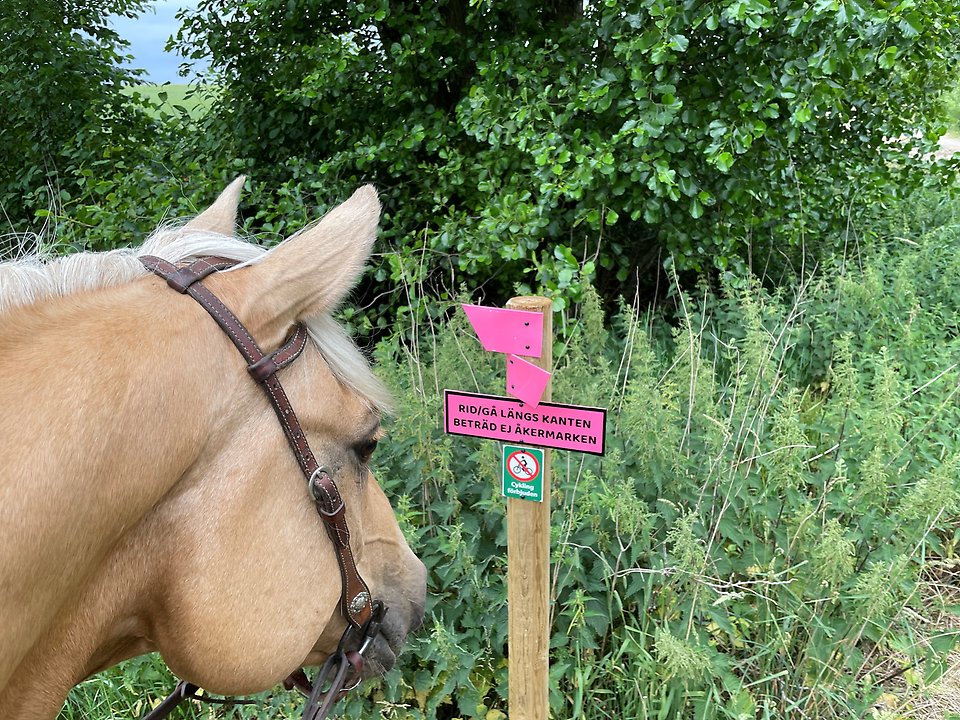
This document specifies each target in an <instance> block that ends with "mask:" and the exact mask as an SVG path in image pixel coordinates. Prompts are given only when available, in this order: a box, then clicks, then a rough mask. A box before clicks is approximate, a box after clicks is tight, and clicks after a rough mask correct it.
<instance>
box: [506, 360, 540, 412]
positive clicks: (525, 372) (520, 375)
mask: <svg viewBox="0 0 960 720" xmlns="http://www.w3.org/2000/svg"><path fill="white" fill-rule="evenodd" d="M548 382H550V373H548V372H547V371H546V370H544V369H543V368H542V367H537V366H536V365H534V364H533V363H532V362H529V361H528V360H524V359H523V358H521V357H517V356H516V355H507V393H508V394H510V395H513V396H514V397H515V398H520V399H521V400H523V401H524V402H525V403H527V404H528V405H530V406H531V407H537V405H539V404H540V398H542V397H543V391H544V390H546V389H547V383H548Z"/></svg>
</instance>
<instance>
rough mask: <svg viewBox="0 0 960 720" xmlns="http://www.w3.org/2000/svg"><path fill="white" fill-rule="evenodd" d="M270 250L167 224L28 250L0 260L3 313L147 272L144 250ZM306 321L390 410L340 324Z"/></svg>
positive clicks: (336, 365)
mask: <svg viewBox="0 0 960 720" xmlns="http://www.w3.org/2000/svg"><path fill="white" fill-rule="evenodd" d="M268 253H269V251H268V250H266V249H265V248H262V247H260V246H259V245H254V244H252V243H249V242H246V241H244V240H238V239H237V238H234V237H230V236H227V235H220V234H218V233H211V232H198V231H187V230H184V229H182V228H178V227H174V226H166V227H161V228H159V229H157V230H156V231H154V233H153V234H152V235H150V237H148V238H147V240H146V242H144V243H143V245H141V246H140V247H138V248H123V249H119V250H110V251H108V252H84V253H75V254H73V255H66V256H63V257H57V258H49V259H44V258H41V257H40V256H38V255H28V256H26V257H23V258H18V259H16V260H11V261H8V262H3V263H0V314H3V313H5V312H8V311H9V310H11V309H13V308H15V307H19V306H24V305H31V304H33V303H36V302H39V301H40V300H43V299H45V298H53V297H64V296H67V295H72V294H75V293H81V292H85V291H88V290H95V289H97V288H103V287H109V286H113V285H122V284H124V283H128V282H132V281H133V280H136V279H137V278H139V277H141V276H143V275H146V274H147V273H148V270H147V269H146V268H144V266H143V265H142V264H141V262H140V259H139V258H140V257H141V256H144V255H153V256H156V257H160V258H163V259H164V260H167V261H168V262H171V263H174V264H177V263H181V262H185V261H189V260H193V259H196V258H201V257H207V256H212V255H215V256H218V257H225V258H229V259H231V260H240V261H241V264H240V265H238V266H236V267H234V268H231V269H234V270H235V269H237V268H239V267H243V266H246V265H250V264H253V263H257V262H259V261H260V260H262V259H263V258H264V257H266V255H267V254H268ZM224 272H229V271H224ZM306 326H307V330H308V332H309V334H310V337H311V338H312V339H313V341H314V343H315V344H316V346H317V348H318V350H319V351H320V354H321V355H323V358H324V360H326V362H327V365H328V366H329V367H330V370H331V371H332V372H333V374H334V376H335V377H336V378H337V379H338V380H339V381H340V382H342V383H343V384H344V385H346V386H347V387H349V388H350V389H351V390H353V391H354V392H356V393H357V394H358V395H360V396H361V397H362V398H364V400H366V402H367V403H368V404H369V405H370V406H371V407H372V408H374V409H376V410H379V411H381V412H389V411H390V409H391V407H392V405H393V401H392V398H391V396H390V393H389V391H388V390H387V389H386V387H384V385H383V383H381V382H380V380H379V379H378V378H377V377H376V376H375V375H374V374H373V372H372V371H371V369H370V365H369V363H368V362H367V360H366V358H365V357H364V356H363V354H362V353H361V352H360V350H359V349H358V348H357V346H356V344H355V343H354V342H353V340H351V339H350V337H349V336H348V335H347V334H346V332H345V331H344V330H343V328H342V327H341V326H340V325H339V323H337V322H336V321H335V320H334V319H333V318H332V317H330V316H329V315H321V316H319V317H314V318H311V319H310V320H309V321H307V323H306Z"/></svg>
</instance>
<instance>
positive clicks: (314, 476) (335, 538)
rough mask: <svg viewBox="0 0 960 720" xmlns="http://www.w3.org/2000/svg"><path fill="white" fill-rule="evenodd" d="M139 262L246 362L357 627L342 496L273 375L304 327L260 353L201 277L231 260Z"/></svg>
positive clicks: (355, 580)
mask: <svg viewBox="0 0 960 720" xmlns="http://www.w3.org/2000/svg"><path fill="white" fill-rule="evenodd" d="M140 261H141V262H142V263H143V265H144V267H145V268H147V270H149V271H150V272H152V273H154V274H156V275H158V276H160V277H161V278H163V279H164V280H166V281H167V284H168V285H169V286H170V287H171V288H173V289H174V290H176V291H177V292H179V293H181V294H184V293H186V294H189V295H190V296H191V297H192V298H193V299H194V300H196V301H197V302H198V303H200V305H201V306H203V308H204V310H206V311H207V313H209V315H210V317H212V318H213V319H214V320H215V321H216V322H217V324H218V325H219V326H220V327H221V329H222V330H223V331H224V332H225V333H226V334H227V335H228V336H229V337H230V339H231V340H232V341H233V344H234V345H236V347H237V349H238V350H239V351H240V354H241V355H242V356H243V358H244V360H246V362H247V370H248V371H249V372H250V375H251V376H252V377H253V378H254V379H255V380H256V381H257V382H258V383H260V385H261V386H263V388H264V390H265V391H266V393H267V397H268V398H270V404H271V405H272V406H273V409H274V412H276V414H277V418H279V420H280V427H281V428H283V433H284V435H285V436H286V438H287V442H289V443H290V447H291V448H292V449H293V454H294V456H295V457H296V458H297V463H298V464H299V465H300V469H301V470H302V471H303V474H304V477H306V478H307V483H308V486H309V489H310V492H311V494H312V495H313V498H314V500H315V502H316V506H317V512H318V513H319V515H320V517H321V518H323V523H324V527H325V528H326V530H327V535H329V536H330V540H331V541H332V542H333V547H334V551H335V552H336V554H337V563H338V565H339V567H340V578H341V582H342V585H343V593H342V594H341V596H340V606H341V611H342V613H343V616H344V618H345V619H346V620H347V622H348V623H350V624H351V625H352V626H353V627H355V628H356V629H358V630H360V629H362V628H363V627H364V626H365V625H366V624H367V622H368V621H369V620H370V618H371V616H372V614H373V607H372V599H371V595H370V589H369V588H368V587H367V584H366V582H364V580H363V578H362V577H361V576H360V572H359V571H358V570H357V565H356V561H355V560H354V557H353V551H352V550H351V548H350V530H349V528H348V527H347V518H346V508H345V506H344V502H343V498H342V497H341V495H340V491H339V489H338V488H337V485H336V483H335V482H334V481H333V478H331V477H330V474H329V472H328V471H326V469H325V468H322V467H321V466H320V464H319V463H318V462H317V459H316V457H314V454H313V451H312V450H311V449H310V445H309V443H308V442H307V437H306V434H305V433H304V431H303V427H302V426H301V425H300V420H299V418H297V414H296V412H294V410H293V406H292V405H291V404H290V400H289V399H288V398H287V394H286V392H284V390H283V386H282V385H281V384H280V380H279V379H278V378H277V371H278V370H280V369H282V368H284V367H286V366H287V365H289V364H290V363H291V362H293V361H294V360H296V359H297V357H299V355H300V353H301V352H303V349H304V348H305V347H306V344H307V330H306V328H304V327H303V326H302V325H298V326H297V329H296V330H295V331H294V333H293V335H291V336H290V338H289V339H288V340H287V342H286V343H284V344H283V346H282V347H281V348H280V349H278V350H277V351H275V352H273V353H271V354H270V355H264V353H263V351H262V350H261V349H260V346H259V345H257V342H256V340H254V339H253V337H252V336H251V335H250V333H249V332H248V331H247V328H246V327H244V325H243V323H242V322H240V320H239V319H238V318H237V316H236V315H234V314H233V313H232V312H231V311H230V309H229V308H228V307H227V306H226V305H224V304H223V302H222V301H221V300H220V299H219V298H218V297H217V296H216V295H214V294H213V293H212V292H211V291H210V290H209V288H207V287H206V286H205V285H204V284H203V283H202V282H201V281H202V280H203V278H205V277H207V276H208V275H210V274H211V273H214V272H217V271H218V270H223V269H225V268H228V267H233V266H234V265H237V264H238V262H237V261H236V260H230V259H227V258H219V257H211V258H201V259H199V260H195V261H194V262H192V263H190V264H189V265H186V266H184V267H177V266H176V265H174V264H172V263H170V262H167V261H166V260H164V259H162V258H158V257H153V256H149V255H147V256H143V257H141V258H140Z"/></svg>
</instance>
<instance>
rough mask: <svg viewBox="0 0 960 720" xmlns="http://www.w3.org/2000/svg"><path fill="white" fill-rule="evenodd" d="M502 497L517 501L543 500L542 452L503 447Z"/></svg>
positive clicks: (512, 446)
mask: <svg viewBox="0 0 960 720" xmlns="http://www.w3.org/2000/svg"><path fill="white" fill-rule="evenodd" d="M503 495H504V497H508V498H517V499H519V500H533V501H534V502H541V501H542V500H543V450H539V449H537V448H531V447H518V446H516V445H504V446H503Z"/></svg>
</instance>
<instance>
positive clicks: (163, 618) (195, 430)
mask: <svg viewBox="0 0 960 720" xmlns="http://www.w3.org/2000/svg"><path fill="white" fill-rule="evenodd" d="M243 185H244V178H243V177H240V178H238V179H237V180H235V181H234V182H233V183H231V184H230V185H229V186H228V187H227V188H226V189H225V190H224V191H223V192H222V193H221V195H220V196H219V197H218V198H217V200H216V201H215V202H214V203H213V204H212V205H211V206H210V207H208V208H207V209H206V210H204V211H203V212H201V213H200V214H199V215H197V216H196V217H194V218H193V219H191V220H190V221H189V222H187V223H186V224H185V225H182V226H180V227H172V226H161V227H160V228H159V229H158V230H157V231H155V232H154V233H153V234H152V235H151V236H150V237H148V238H147V240H146V241H145V242H144V243H143V244H142V246H141V247H139V248H136V249H120V250H112V251H109V252H103V253H93V252H81V253H75V254H73V255H67V256H64V257H62V258H58V259H56V260H49V261H41V260H38V259H36V258H26V259H19V260H12V261H8V262H6V263H2V264H0V408H2V411H0V717H2V718H4V719H5V720H49V719H52V718H55V717H56V715H57V713H58V711H59V709H60V708H61V707H62V705H63V703H64V702H65V699H66V697H67V695H68V693H69V691H70V689H71V688H72V687H73V686H74V685H76V684H77V683H79V682H80V681H82V680H84V679H85V678H87V677H89V676H91V675H92V674H94V673H97V672H99V671H101V670H103V669H105V668H107V667H110V666H112V665H114V664H116V663H118V662H120V661H121V660H124V659H126V658H129V657H133V656H136V655H140V654H144V653H148V652H153V651H159V653H160V654H161V656H162V657H163V659H164V661H165V662H166V663H167V665H168V666H169V668H170V669H171V670H172V671H173V672H174V673H175V674H177V675H179V676H180V677H182V678H184V679H187V680H189V682H191V683H195V684H196V685H199V686H202V687H203V688H204V689H205V690H207V691H210V692H213V693H219V694H223V695H245V694H251V693H256V692H261V691H264V690H266V689H269V688H271V687H274V686H276V685H277V683H278V682H281V681H283V680H284V678H288V677H290V676H292V674H293V673H296V672H301V674H302V671H301V670H300V668H302V667H304V666H313V665H318V664H321V663H323V662H324V661H326V660H327V659H328V658H329V657H331V654H332V653H334V652H335V651H336V649H337V647H338V644H339V643H340V642H341V639H343V638H345V637H346V631H347V630H348V629H349V628H350V626H351V622H353V623H354V624H356V622H355V620H352V619H351V618H350V617H346V615H347V614H348V612H349V611H346V610H345V602H344V601H343V598H342V597H341V596H342V595H345V592H346V591H345V590H343V589H342V587H341V586H342V585H343V586H344V587H345V586H346V580H344V581H343V583H341V580H342V576H341V572H342V567H343V563H342V558H339V557H338V553H339V552H340V551H341V550H340V549H337V548H336V547H335V546H336V545H337V543H336V542H332V540H335V539H336V534H335V532H333V531H331V530H330V526H329V523H328V522H327V521H329V518H325V517H323V515H324V512H320V513H318V512H317V510H318V509H321V506H320V505H319V501H317V500H316V499H315V497H313V496H312V495H311V493H315V491H316V487H314V483H315V482H319V481H318V476H317V475H314V476H313V477H312V478H310V482H309V483H307V482H304V475H303V473H302V472H301V468H298V461H297V458H296V457H295V455H294V453H291V451H290V450H291V445H290V444H291V442H293V441H292V440H291V441H288V438H287V437H285V431H284V430H282V429H281V425H280V423H279V422H278V416H277V414H276V413H279V412H280V411H279V410H277V411H276V412H275V410H274V408H273V407H271V402H270V401H269V400H268V397H267V395H268V393H264V392H263V391H262V390H261V389H260V387H258V382H256V381H255V380H253V379H251V377H250V372H251V371H250V370H248V367H247V365H248V363H247V362H246V360H245V359H244V357H242V356H241V354H240V353H238V352H237V349H236V348H235V347H234V345H233V343H232V342H231V339H230V338H229V337H228V336H227V335H225V334H224V333H223V332H221V330H220V329H218V328H217V326H216V324H214V323H213V322H212V321H211V314H210V312H208V311H207V310H206V309H205V308H204V307H203V306H201V305H200V304H199V303H198V302H195V301H194V299H193V298H191V297H189V296H187V295H186V294H183V293H178V292H173V291H172V290H171V289H170V288H171V287H172V286H173V284H172V283H171V282H164V279H163V277H160V276H158V274H157V273H156V272H151V271H150V270H151V268H149V267H147V265H149V263H148V264H147V265H145V263H144V259H145V258H148V257H150V258H154V262H155V263H161V264H166V265H167V266H169V267H171V268H173V269H178V268H184V267H186V266H187V265H189V264H190V263H195V262H196V261H197V260H198V259H200V258H206V257H217V258H220V259H225V261H224V262H222V263H221V265H220V266H218V268H217V269H218V270H219V271H217V272H212V273H211V274H209V275H206V276H205V277H204V278H203V280H202V283H200V284H202V285H203V286H204V287H205V288H207V289H208V290H209V292H210V294H212V295H214V296H216V298H219V300H220V301H222V304H223V306H225V308H228V309H229V311H232V313H233V314H234V315H235V316H236V318H238V319H239V321H240V322H241V323H242V327H244V328H245V330H246V331H248V332H249V336H250V339H251V342H252V339H253V338H255V339H256V342H254V345H257V344H259V346H262V347H264V348H267V349H272V348H277V347H283V346H284V342H285V340H287V339H288V338H289V337H290V336H291V335H297V336H298V337H300V338H301V342H300V347H299V350H301V351H302V353H301V354H300V355H299V359H297V360H296V361H295V362H290V363H289V364H288V365H287V364H283V369H282V370H279V372H276V374H275V375H274V376H273V377H282V380H283V388H284V389H285V391H286V395H287V396H288V397H289V406H290V407H291V408H295V411H296V415H298V416H299V421H300V425H301V426H302V434H303V435H304V438H303V442H308V443H309V445H310V446H311V447H312V448H313V452H314V454H315V455H316V459H317V462H318V463H319V464H321V465H322V475H321V476H319V477H320V478H321V479H323V480H325V481H327V482H328V484H330V485H331V486H333V485H335V489H336V490H338V491H339V493H340V495H341V496H342V503H341V506H340V517H341V520H342V521H343V529H342V531H340V532H341V536H340V537H341V538H343V539H344V541H343V545H344V546H345V548H346V553H347V555H350V554H351V553H352V558H351V560H352V561H353V562H355V566H356V570H357V571H358V573H359V575H358V577H362V579H363V580H365V581H366V586H368V587H369V593H370V595H372V596H373V597H374V598H377V603H381V602H382V604H383V606H386V607H387V608H388V610H387V612H386V614H385V616H384V617H382V621H381V620H380V618H379V617H378V622H380V623H381V625H380V630H381V631H380V633H379V634H378V635H376V636H375V637H368V638H367V639H368V641H369V645H370V647H369V648H365V650H366V652H365V653H364V655H365V660H366V661H365V662H364V663H362V668H363V669H362V679H366V678H370V677H374V676H377V675H380V674H382V673H384V672H386V671H387V670H388V669H390V668H391V667H392V666H393V665H394V663H395V660H396V657H397V654H398V653H399V652H400V648H401V646H402V645H403V643H404V641H405V639H406V638H407V636H408V635H409V634H410V633H412V632H414V631H415V630H416V629H417V628H418V627H419V626H420V625H421V623H422V620H423V613H424V603H425V595H426V581H425V578H426V572H425V569H424V566H423V564H422V563H421V562H420V560H419V559H418V558H417V557H416V555H415V554H414V553H413V552H412V550H411V549H410V547H409V546H408V545H407V543H406V541H405V539H404V536H403V534H402V532H401V530H400V528H399V526H398V523H397V520H396V518H395V516H394V513H393V510H392V508H391V506H390V502H389V500H388V498H387V496H386V495H385V494H384V492H383V490H382V489H381V488H380V486H379V484H378V482H377V480H376V478H375V476H374V474H373V473H372V471H371V469H370V464H371V454H372V452H373V450H374V448H375V447H376V444H377V442H378V440H380V439H381V438H382V436H383V430H382V429H381V418H382V416H383V415H384V414H386V413H388V412H389V410H390V407H391V402H392V400H391V397H390V394H389V392H388V391H387V390H386V389H385V387H384V385H383V384H382V383H381V382H380V381H379V380H378V379H377V378H376V376H375V375H374V373H373V371H372V369H371V368H370V366H369V364H368V362H367V361H366V359H365V357H364V356H363V354H362V353H361V351H360V350H359V349H358V348H357V346H356V345H355V344H354V343H353V341H352V340H351V339H350V338H349V337H348V336H347V334H346V333H345V331H344V330H343V328H342V327H341V326H340V325H339V324H338V323H337V322H336V321H335V320H334V319H333V318H332V316H331V312H332V311H333V310H335V308H336V307H337V306H338V304H339V303H340V302H341V300H342V299H343V298H344V297H345V295H346V294H347V293H348V292H349V291H350V290H351V289H352V287H353V285H354V284H355V282H356V281H357V278H358V276H359V274H360V273H361V272H362V269H363V266H364V264H365V262H366V261H367V259H368V257H369V254H370V252H371V249H372V245H373V241H374V238H375V236H376V232H377V225H378V222H379V216H380V204H379V200H378V197H377V193H376V191H375V190H374V189H373V188H372V187H370V186H365V187H362V188H360V189H359V190H357V191H356V192H355V193H354V194H353V195H352V196H351V197H350V198H349V199H348V200H347V201H345V202H344V203H342V204H341V205H339V206H337V207H335V208H334V209H333V210H331V211H330V212H329V213H327V214H326V215H325V216H324V217H323V218H322V219H320V220H319V222H316V223H314V224H312V225H310V226H308V227H306V228H305V229H303V230H301V231H300V232H298V233H295V234H294V235H292V236H291V237H289V238H287V239H286V240H284V241H283V242H281V243H280V244H278V245H277V246H275V247H274V248H272V249H270V250H265V249H263V248H261V247H259V246H257V245H255V244H253V243H250V242H247V241H245V240H243V239H239V238H238V237H237V236H236V233H235V226H236V215H237V208H238V202H239V198H240V195H241V191H242V188H243ZM152 269H154V270H156V267H155V266H154V267H153V268H152ZM225 312H226V311H225ZM270 357H273V356H270ZM274 370H276V368H274ZM318 472H319V470H318ZM347 528H349V535H346V534H345V533H346V529H347ZM353 558H355V560H353ZM338 564H339V567H338ZM361 582H362V580H361ZM366 586H365V587H366ZM357 595H358V597H354V598H353V600H352V607H353V609H354V610H356V609H357V607H356V603H357V601H358V600H359V601H360V602H361V605H362V604H363V601H364V599H366V600H370V598H369V597H366V598H364V597H362V596H365V595H366V593H365V592H364V593H357ZM346 600H350V598H346ZM368 614H369V613H368ZM357 667H358V668H359V665H358V666H357ZM359 679H361V678H358V681H359Z"/></svg>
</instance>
